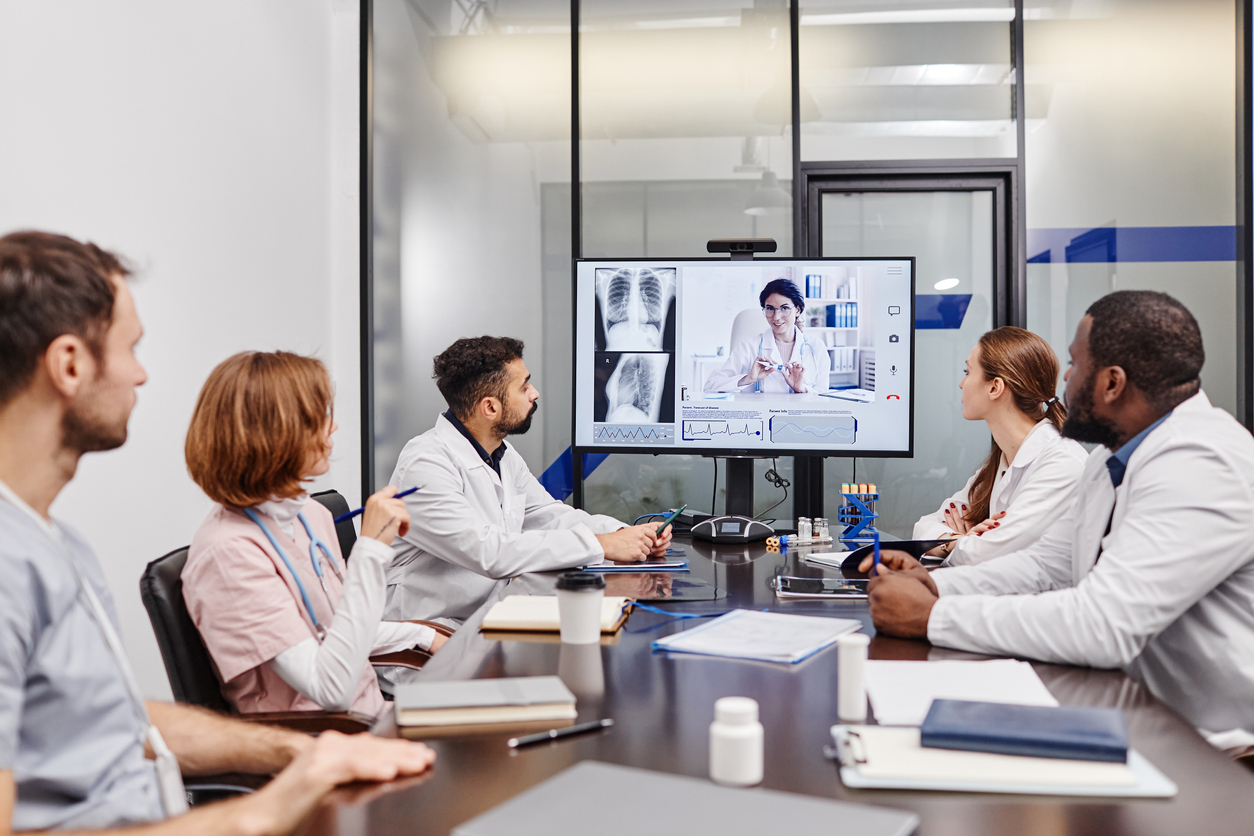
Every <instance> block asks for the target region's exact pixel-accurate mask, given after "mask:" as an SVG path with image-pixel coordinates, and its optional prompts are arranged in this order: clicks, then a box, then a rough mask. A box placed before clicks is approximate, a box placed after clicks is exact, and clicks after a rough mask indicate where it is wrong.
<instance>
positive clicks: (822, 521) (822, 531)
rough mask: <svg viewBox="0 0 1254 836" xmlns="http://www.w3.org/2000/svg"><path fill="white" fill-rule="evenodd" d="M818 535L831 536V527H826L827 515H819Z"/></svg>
mask: <svg viewBox="0 0 1254 836" xmlns="http://www.w3.org/2000/svg"><path fill="white" fill-rule="evenodd" d="M818 536H819V537H831V536H832V534H831V529H829V528H828V524H827V517H819V533H818Z"/></svg>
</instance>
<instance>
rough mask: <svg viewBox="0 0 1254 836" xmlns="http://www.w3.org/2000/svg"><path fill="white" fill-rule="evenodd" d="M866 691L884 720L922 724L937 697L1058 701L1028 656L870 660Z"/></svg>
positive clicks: (1034, 702)
mask: <svg viewBox="0 0 1254 836" xmlns="http://www.w3.org/2000/svg"><path fill="white" fill-rule="evenodd" d="M866 692H867V697H869V698H870V700H871V708H872V709H874V711H875V720H876V722H878V723H879V724H880V725H882V726H918V725H922V723H923V718H924V717H926V716H927V710H928V709H929V708H930V707H931V705H932V700H934V699H950V700H972V701H976V702H1004V703H1014V704H1017V705H1058V700H1056V699H1054V696H1053V694H1051V693H1049V689H1048V688H1046V687H1045V683H1043V682H1041V678H1040V677H1039V676H1037V675H1036V671H1034V670H1032V666H1031V665H1030V664H1028V663H1027V662H1020V661H1018V660H1016V659H995V660H993V661H989V662H965V661H956V660H947V661H943V662H896V661H879V660H871V661H868V662H867V663H866Z"/></svg>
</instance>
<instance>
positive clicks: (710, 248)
mask: <svg viewBox="0 0 1254 836" xmlns="http://www.w3.org/2000/svg"><path fill="white" fill-rule="evenodd" d="M778 248H779V247H778V245H777V244H776V243H775V239H774V238H711V239H710V240H709V241H706V242H705V251H706V252H707V253H730V254H731V257H732V258H736V259H740V258H753V254H754V253H773V252H775V251H776V250H777V249H778Z"/></svg>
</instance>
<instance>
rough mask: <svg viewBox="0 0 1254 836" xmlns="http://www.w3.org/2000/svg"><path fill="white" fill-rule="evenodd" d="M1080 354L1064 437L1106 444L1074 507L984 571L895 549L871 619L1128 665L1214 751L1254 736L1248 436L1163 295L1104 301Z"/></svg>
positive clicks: (1253, 462)
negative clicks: (1208, 381) (940, 564)
mask: <svg viewBox="0 0 1254 836" xmlns="http://www.w3.org/2000/svg"><path fill="white" fill-rule="evenodd" d="M1070 351H1071V367H1070V368H1069V369H1068V371H1067V374H1066V378H1065V379H1066V381H1067V388H1066V398H1067V408H1068V416H1067V422H1066V424H1065V425H1064V426H1063V429H1062V434H1063V435H1064V436H1067V437H1069V438H1074V439H1075V440H1076V441H1086V442H1092V443H1096V444H1098V445H1100V446H1098V447H1097V448H1096V449H1095V450H1093V452H1092V454H1091V455H1090V457H1089V459H1088V461H1087V463H1086V464H1085V467H1084V470H1083V472H1082V474H1081V477H1080V485H1079V491H1078V495H1077V497H1076V500H1075V504H1074V505H1073V506H1072V508H1071V510H1070V512H1069V513H1068V514H1066V515H1065V516H1064V517H1063V518H1062V519H1059V520H1058V521H1057V522H1056V523H1055V524H1054V525H1053V527H1052V528H1051V529H1050V530H1049V531H1048V532H1047V533H1046V534H1045V535H1044V536H1043V537H1042V538H1041V539H1040V540H1038V541H1037V542H1036V543H1035V544H1033V545H1031V546H1029V547H1028V548H1026V549H1023V550H1021V551H1019V552H1015V553H1013V554H1010V555H1007V556H1004V557H1002V558H999V559H997V560H995V561H992V562H990V563H987V564H983V565H979V566H963V567H955V568H949V569H939V570H937V571H935V572H932V573H931V574H930V575H929V573H928V572H927V571H926V570H924V569H923V568H922V567H921V566H919V564H918V562H917V561H915V560H913V559H912V558H910V557H909V556H908V555H905V554H904V553H902V552H891V553H889V555H888V557H887V558H886V559H885V560H884V562H883V565H884V566H885V567H887V570H888V571H883V572H882V576H881V577H878V578H875V579H873V580H872V581H871V584H870V605H871V617H872V619H873V620H874V622H875V627H876V629H877V630H878V631H880V632H881V633H886V634H889V635H895V636H902V637H906V638H927V639H928V640H930V641H931V642H932V643H933V644H936V645H942V646H945V647H953V648H958V649H961V650H969V651H975V652H978V653H989V654H995V655H1000V656H1017V657H1023V658H1029V659H1039V660H1041V661H1045V662H1054V663H1061V664H1072V665H1086V666H1089V667H1097V668H1123V669H1124V670H1126V671H1127V672H1128V673H1129V674H1130V675H1131V676H1133V677H1134V678H1136V679H1138V680H1139V681H1141V682H1143V683H1144V684H1145V685H1146V686H1147V687H1148V688H1149V690H1150V691H1151V692H1153V693H1154V694H1155V695H1156V696H1157V697H1159V698H1160V699H1162V700H1163V701H1164V702H1166V703H1168V704H1169V705H1171V706H1172V707H1173V708H1175V709H1176V710H1178V711H1179V712H1180V713H1182V714H1183V715H1185V716H1186V717H1187V718H1189V720H1191V721H1192V722H1193V723H1194V725H1196V726H1198V728H1199V730H1201V731H1202V733H1203V734H1205V735H1206V736H1207V737H1208V738H1209V739H1210V741H1211V742H1212V743H1213V744H1215V745H1217V746H1219V747H1220V748H1237V747H1239V746H1244V745H1246V744H1248V743H1251V742H1254V736H1251V734H1250V733H1251V732H1254V700H1252V699H1251V698H1250V695H1251V694H1254V488H1252V486H1254V438H1251V436H1250V433H1249V432H1248V431H1246V429H1245V428H1244V427H1242V426H1241V425H1240V424H1238V423H1237V422H1236V421H1235V420H1234V419H1233V418H1232V416H1231V415H1229V414H1228V413H1227V412H1225V411H1224V410H1222V409H1218V408H1216V407H1214V406H1211V404H1210V401H1209V400H1207V398H1206V394H1205V393H1204V392H1202V391H1201V382H1200V379H1199V377H1198V375H1199V373H1200V371H1201V369H1202V362H1203V360H1204V358H1205V355H1204V352H1203V350H1202V335H1201V331H1200V329H1199V328H1198V325H1197V321H1196V320H1195V319H1194V318H1193V315H1192V314H1191V313H1189V311H1188V309H1186V308H1185V307H1184V306H1183V305H1181V304H1180V303H1179V302H1177V301H1176V300H1175V299H1173V298H1171V297H1170V296H1167V295H1166V294H1163V293H1154V292H1150V291H1119V292H1117V293H1112V294H1110V295H1108V296H1105V297H1103V298H1101V299H1099V300H1098V301H1097V302H1095V303H1093V305H1092V307H1090V308H1089V309H1088V312H1087V313H1086V314H1085V316H1084V318H1083V319H1082V320H1080V324H1079V327H1078V328H1077V329H1076V334H1075V339H1074V341H1073V342H1072V343H1071V349H1070ZM866 568H869V566H867V567H866Z"/></svg>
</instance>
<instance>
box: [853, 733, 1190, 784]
mask: <svg viewBox="0 0 1254 836" xmlns="http://www.w3.org/2000/svg"><path fill="white" fill-rule="evenodd" d="M832 743H833V746H832V747H831V748H830V749H829V750H828V756H829V757H831V758H832V759H833V760H837V761H839V763H840V780H841V782H842V783H844V785H845V786H847V787H854V788H857V789H896V790H931V791H944V792H988V793H1014V794H1017V795H1076V796H1092V797H1098V798H1171V797H1173V796H1174V795H1175V794H1176V792H1177V787H1176V785H1175V783H1174V782H1173V781H1172V780H1171V779H1170V778H1168V777H1167V776H1166V775H1164V774H1163V773H1162V772H1160V771H1159V770H1158V768H1157V767H1155V766H1154V765H1153V764H1152V763H1150V762H1149V761H1148V760H1146V758H1145V757H1144V756H1143V755H1142V754H1141V753H1140V752H1138V751H1136V750H1135V749H1129V750H1128V762H1127V763H1126V764H1124V763H1103V762H1101V761H1073V760H1062V759H1060V758H1031V757H1023V756H1020V755H997V754H990V753H987V752H969V751H960V750H954V749H931V748H924V747H922V746H920V745H919V730H918V728H914V727H901V726H843V725H837V726H832Z"/></svg>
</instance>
